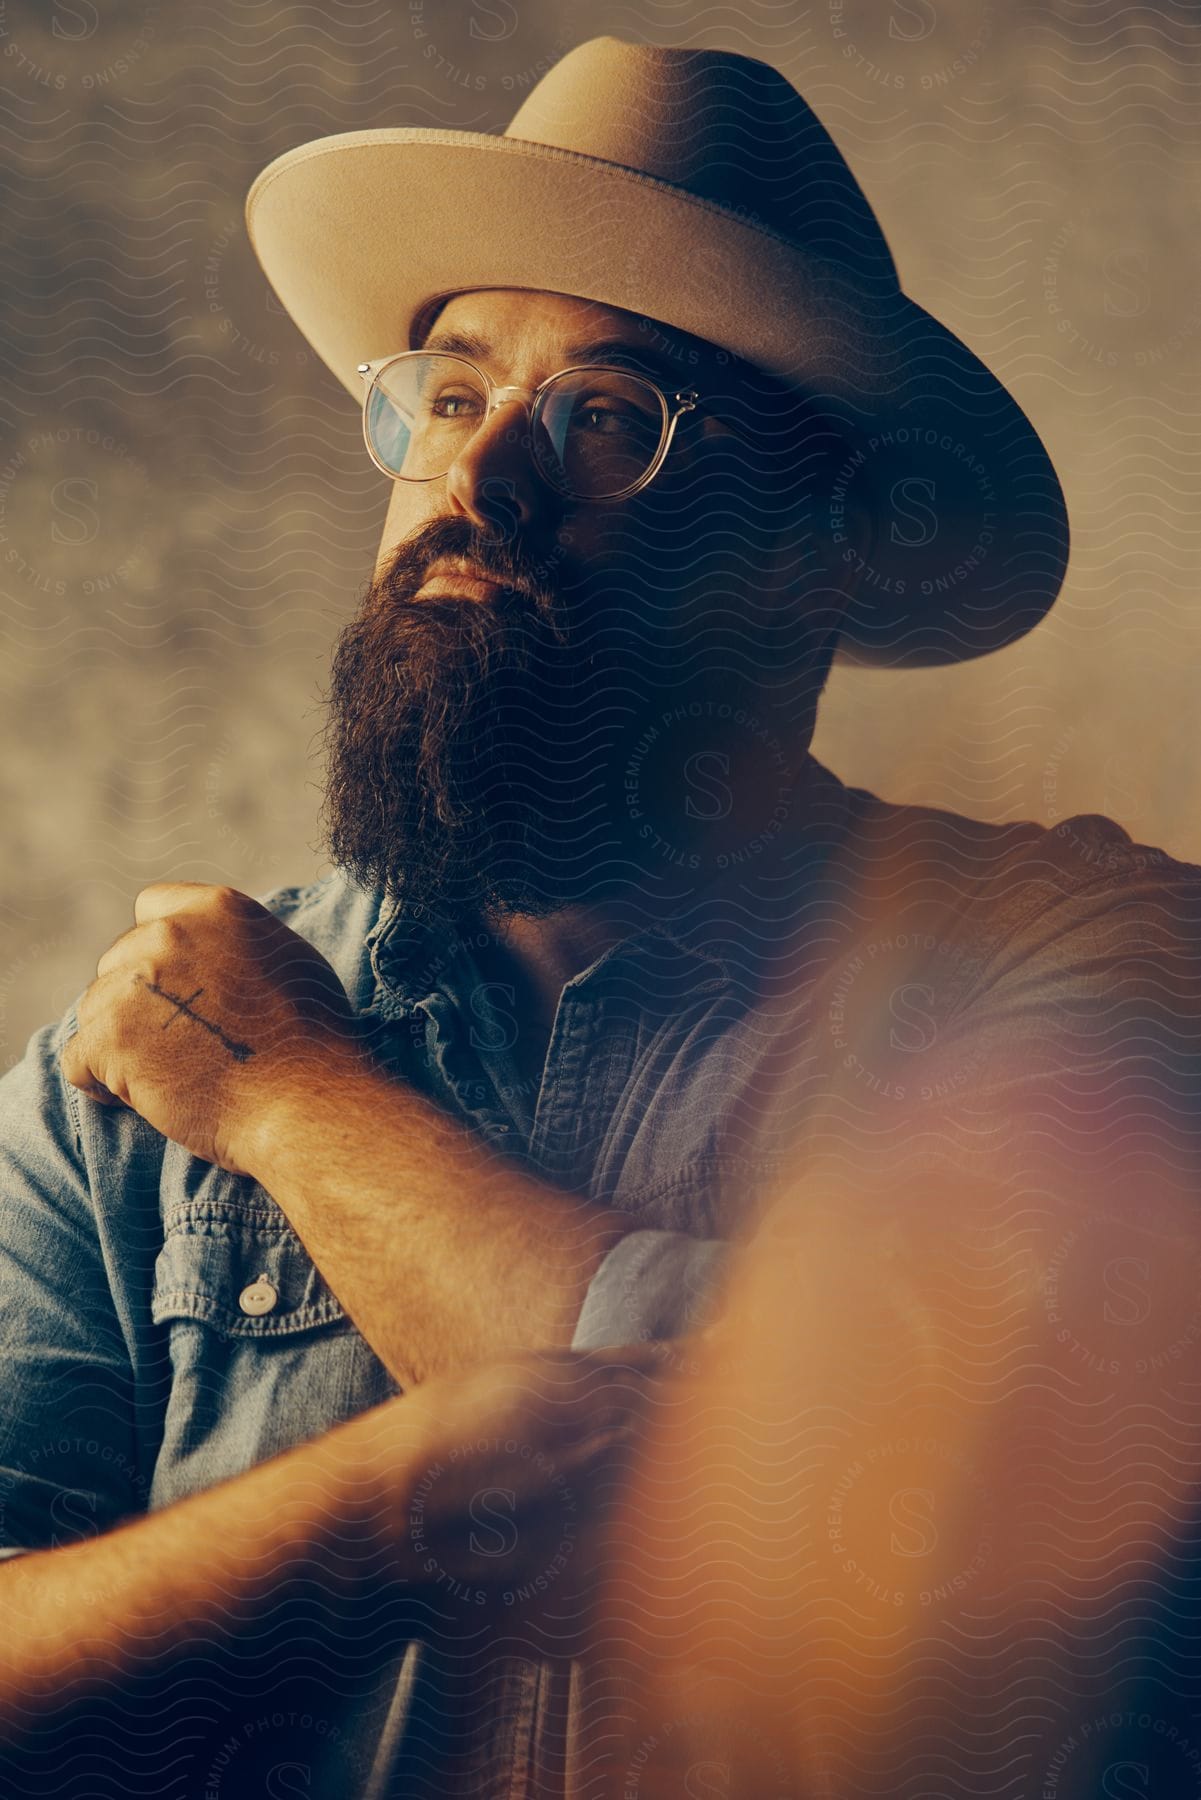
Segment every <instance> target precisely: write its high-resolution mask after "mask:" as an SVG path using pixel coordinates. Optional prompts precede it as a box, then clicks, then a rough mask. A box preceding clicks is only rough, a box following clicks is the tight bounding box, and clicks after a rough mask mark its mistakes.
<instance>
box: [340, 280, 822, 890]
mask: <svg viewBox="0 0 1201 1800" xmlns="http://www.w3.org/2000/svg"><path fill="white" fill-rule="evenodd" d="M602 344H603V345H605V346H608V348H607V349H606V351H605V355H606V359H607V360H610V361H611V362H612V363H613V365H614V366H619V367H629V368H632V369H634V370H636V371H638V372H640V373H643V374H646V375H649V376H651V377H652V379H655V380H657V381H658V383H659V385H660V387H661V388H662V389H663V390H664V392H665V394H666V396H667V399H668V404H669V407H670V408H671V409H672V410H674V409H675V402H674V398H673V397H674V395H675V393H676V392H677V391H682V390H685V389H695V390H696V391H697V393H698V394H699V396H700V402H699V405H698V407H697V409H696V411H695V412H693V413H685V414H684V415H683V417H682V418H681V420H680V421H679V425H678V427H677V433H676V437H675V440H674V441H673V444H672V447H671V449H670V451H669V452H668V456H667V460H666V462H665V463H664V465H663V467H662V468H661V469H660V471H659V473H658V474H657V475H656V476H655V478H654V480H653V481H652V482H651V483H650V484H649V486H647V487H646V488H645V489H643V490H642V491H641V492H640V493H638V494H635V495H633V496H631V497H629V498H628V499H626V500H624V501H617V502H600V501H589V502H585V501H579V500H573V499H568V498H565V497H564V496H563V495H561V494H559V493H557V492H556V491H555V490H554V489H553V488H552V487H551V486H549V485H548V484H547V483H546V482H545V481H544V480H543V479H542V477H541V475H540V474H539V472H538V469H537V467H536V464H535V462H534V460H533V458H532V456H531V454H530V446H529V426H528V413H527V411H526V409H525V407H524V406H523V405H521V404H519V403H517V404H505V405H502V406H500V407H499V408H497V410H496V411H495V412H494V413H493V414H492V416H491V417H490V418H489V419H487V420H486V421H484V422H483V423H481V424H480V426H479V427H478V429H477V430H476V431H475V433H474V435H473V436H472V437H471V438H470V439H469V441H467V442H466V443H465V444H464V445H463V446H462V448H461V449H460V452H459V455H458V459H457V460H456V461H455V462H454V463H453V464H452V466H451V467H450V468H449V469H448V471H447V472H446V474H445V475H442V476H439V477H437V478H436V479H434V480H430V481H422V482H410V481H402V480H396V481H394V482H393V486H392V494H391V499H390V503H389V507H388V514H387V519H386V521H385V526H384V533H383V539H382V543H381V547H380V555H379V558H378V561H377V566H376V572H375V579H374V581H373V583H372V586H371V589H370V591H369V593H368V594H367V596H366V599H365V601H364V603H363V605H362V607H361V609H360V611H359V613H358V615H357V616H356V617H355V619H353V620H352V621H351V623H350V624H349V625H348V626H347V627H346V629H345V631H344V632H343V633H342V636H341V638H340V640H339V643H338V646H337V649H336V652H335V656H334V664H333V674H332V683H331V694H330V722H329V731H328V741H329V750H330V769H329V780H328V786H327V795H326V819H327V828H328V829H327V846H328V849H329V852H330V854H331V856H332V858H333V860H334V861H335V862H336V863H338V864H339V865H340V866H342V867H343V868H344V869H346V870H347V872H348V873H349V874H351V875H352V877H354V878H356V879H358V880H360V881H361V882H363V883H364V884H365V885H379V886H383V887H385V888H387V889H388V890H389V891H390V892H393V893H397V894H400V895H403V896H404V898H405V899H406V900H408V901H410V902H416V903H420V904H424V905H426V906H428V907H430V908H432V909H433V910H435V911H438V912H441V913H445V914H448V915H451V916H458V915H462V914H464V913H469V912H483V913H485V914H488V913H492V914H503V913H505V912H512V911H516V912H525V913H531V914H545V913H547V912H551V911H554V910H557V909H558V908H559V907H561V906H564V905H567V904H579V903H587V902H588V901H589V900H599V899H600V898H602V896H603V895H605V894H606V893H608V892H609V891H611V890H612V888H613V887H614V886H622V885H629V884H631V883H634V884H637V882H638V881H639V879H640V878H641V877H642V876H643V875H650V876H651V877H658V876H660V875H661V874H662V872H663V862H664V851H663V848H662V846H663V844H664V843H665V842H666V843H669V844H672V845H675V844H677V843H683V842H684V841H685V840H686V839H691V838H692V837H695V836H696V835H697V834H698V833H699V832H700V831H701V830H702V827H703V826H704V824H705V823H706V820H705V807H704V806H702V807H700V808H699V809H698V808H693V809H692V811H691V812H690V811H689V808H688V806H687V805H686V804H681V799H680V791H679V772H680V770H681V769H682V768H684V767H685V766H687V765H688V764H689V759H690V758H691V759H692V764H693V765H695V766H698V767H699V766H700V765H698V764H697V763H696V759H697V758H698V757H702V758H703V757H704V756H706V755H709V757H710V758H711V761H710V764H709V767H708V772H709V773H710V774H711V775H713V776H716V775H717V774H719V773H720V774H721V776H722V777H723V779H722V781H721V782H720V783H719V784H718V785H719V787H720V788H721V789H722V790H723V791H724V792H726V793H728V794H731V795H734V796H739V804H740V805H746V804H749V805H751V807H752V810H753V806H754V797H753V796H754V792H755V790H756V789H757V788H758V789H761V788H762V776H763V774H764V770H763V769H758V768H757V766H756V765H757V762H762V761H763V758H764V756H765V752H764V750H763V743H764V741H765V738H767V737H770V742H771V743H772V744H774V745H776V746H777V747H778V746H779V745H780V743H781V742H783V741H784V740H785V738H786V740H787V742H788V745H789V751H790V755H791V756H792V757H793V759H794V760H795V761H799V760H801V759H802V758H803V753H804V749H805V747H806V745H807V743H808V736H809V733H810V732H811V730H812V724H813V711H814V707H815V705H816V697H817V689H818V688H819V687H820V681H821V679H822V677H823V676H824V669H825V657H824V649H823V646H824V644H825V642H826V640H827V639H828V636H829V632H830V630H831V628H832V626H833V625H834V623H835V622H836V617H837V599H838V596H837V594H836V592H835V590H834V588H833V585H832V583H831V579H830V571H829V569H828V568H826V567H825V565H824V561H823V558H822V556H821V554H820V553H819V551H818V546H817V539H816V535H815V533H814V531H813V530H812V529H811V522H810V520H809V516H808V511H807V507H808V506H809V505H811V502H812V493H811V491H807V488H806V483H805V481H804V480H803V479H801V480H798V477H797V469H798V466H799V465H800V464H803V462H804V458H803V456H802V457H801V458H799V459H798V457H797V456H796V454H795V453H794V451H793V449H792V448H791V446H792V444H793V442H794V437H795V432H794V435H793V437H790V436H789V435H788V433H789V431H790V430H793V422H792V421H791V420H787V419H786V416H785V415H784V414H782V413H780V412H779V411H778V410H777V411H773V410H772V404H773V403H772V398H771V394H770V392H767V393H766V395H765V396H761V395H760V392H759V389H758V387H757V386H756V382H755V379H754V376H753V372H751V371H747V370H746V369H745V366H744V365H739V364H738V363H737V362H736V361H735V359H733V358H731V357H729V356H727V355H726V353H725V352H723V351H721V350H719V349H717V348H716V347H715V346H713V345H711V344H707V343H705V342H703V341H702V340H699V339H696V338H691V337H688V336H686V335H685V334H683V333H679V332H676V331H674V330H672V329H670V328H667V327H660V326H657V325H655V324H654V323H653V322H652V321H650V320H646V319H640V318H639V317H638V316H637V315H635V314H632V313H626V312H622V311H619V310H617V309H615V308H612V307H605V306H601V305H599V304H597V303H594V302H591V301H587V300H582V299H577V298H574V297H571V296H567V295H561V294H546V293H540V292H531V291H525V290H511V289H488V290H480V291H478V292H474V293H470V294H461V295H456V296H455V297H454V298H452V299H451V300H449V301H447V302H446V304H445V305H444V306H443V308H442V310H441V311H440V312H439V313H438V315H437V316H436V318H435V319H434V321H433V324H432V327H431V328H430V330H429V331H428V333H427V336H426V339H425V345H424V346H423V347H427V348H429V349H431V350H433V349H439V348H442V349H448V350H453V351H456V352H457V353H459V354H461V355H467V356H469V357H470V360H471V361H473V362H474V363H475V364H477V366H479V367H481V368H483V369H484V370H485V371H486V372H487V374H488V375H489V376H490V377H491V378H492V379H493V381H495V382H496V383H497V384H500V385H506V386H507V385H515V386H520V387H522V388H524V389H527V390H532V389H533V388H535V387H537V386H538V384H539V383H540V382H542V381H544V380H545V379H546V378H547V377H548V376H549V375H552V374H554V373H555V372H556V371H558V370H560V369H564V368H567V367H570V366H573V365H574V364H576V363H577V362H579V361H580V360H581V358H582V357H583V356H586V355H587V353H588V352H590V351H591V352H593V353H595V351H596V348H597V346H599V345H602ZM776 405H777V407H778V401H777V402H776ZM808 485H809V489H810V490H811V489H812V485H813V484H812V483H811V482H810V483H809V484H808ZM748 708H750V709H752V711H751V713H750V714H749V715H748ZM748 716H752V717H753V718H754V719H755V720H756V721H758V722H759V723H760V724H761V723H762V720H763V719H764V718H770V720H771V722H772V723H771V729H770V733H765V731H764V730H763V729H758V730H754V729H751V728H749V727H748V725H747V718H748ZM669 718H673V719H674V720H675V722H674V723H672V724H671V727H670V729H669V730H668V729H667V728H666V725H665V721H667V720H668V719H669ZM648 733H649V734H651V736H650V741H649V745H648V742H647V740H648ZM665 738H666V739H667V740H668V741H667V742H663V740H664V739H665ZM640 745H641V746H642V750H641V753H639V746H640ZM648 749H649V751H650V752H651V753H650V754H648ZM635 756H636V757H637V768H636V783H635V785H636V787H637V794H636V797H635V801H634V802H632V801H631V797H630V781H631V777H630V769H631V758H632V757H635ZM780 760H781V759H780V756H779V754H778V752H774V753H773V771H772V772H773V778H774V779H775V780H776V782H777V785H778V782H779V765H780ZM716 791H717V790H716V788H713V789H711V794H712V793H716ZM710 810H712V809H711V808H710ZM727 810H729V808H727ZM775 810H776V812H777V813H778V812H779V810H780V809H779V805H778V804H777V805H776V808H775ZM648 821H649V823H648ZM709 822H710V823H714V822H716V821H715V820H711V821H709ZM745 823H746V821H744V824H745ZM661 825H662V826H664V827H665V828H667V829H668V836H667V837H666V838H665V837H664V835H663V831H661V830H660V828H659V827H660V826H661ZM670 860H674V861H675V863H676V866H677V867H678V866H680V863H681V861H682V860H683V858H682V856H681V857H675V858H673V859H670ZM691 866H693V867H695V866H697V865H696V864H695V861H694V862H693V863H692V865H691Z"/></svg>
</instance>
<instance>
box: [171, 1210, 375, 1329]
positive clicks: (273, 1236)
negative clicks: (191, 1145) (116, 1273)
mask: <svg viewBox="0 0 1201 1800" xmlns="http://www.w3.org/2000/svg"><path fill="white" fill-rule="evenodd" d="M238 1179H239V1178H236V1177H230V1182H231V1183H232V1182H234V1181H235V1180H238ZM163 1227H164V1239H163V1247H162V1250H161V1251H160V1252H159V1255H158V1259H157V1261H156V1262H155V1265H154V1284H153V1288H152V1291H151V1301H150V1311H151V1317H152V1318H153V1320H154V1322H155V1324H156V1325H162V1324H166V1323H168V1322H170V1321H173V1320H178V1319H193V1320H195V1321H197V1322H198V1323H200V1324H204V1325H209V1326H212V1327H213V1328H215V1329H216V1330H217V1331H219V1332H221V1333H223V1334H224V1335H225V1336H226V1337H231V1338H259V1339H270V1338H282V1337H289V1336H292V1335H293V1334H295V1333H296V1332H302V1331H315V1330H317V1329H318V1328H320V1327H322V1326H329V1325H339V1324H341V1325H346V1326H349V1323H350V1321H349V1320H348V1319H347V1317H346V1315H345V1313H344V1312H343V1310H342V1307H341V1305H340V1304H339V1302H338V1300H337V1298H336V1296H335V1295H334V1292H333V1290H332V1288H330V1286H329V1284H328V1283H327V1282H326V1280H325V1278H324V1276H323V1275H322V1274H321V1272H320V1270H319V1269H318V1268H317V1266H316V1264H315V1263H314V1262H313V1260H312V1258H311V1257H310V1255H309V1253H308V1251H307V1250H306V1249H305V1247H304V1245H303V1244H302V1243H301V1241H300V1239H299V1238H298V1237H297V1235H296V1233H295V1232H294V1231H293V1229H292V1227H291V1225H290V1224H289V1223H288V1221H287V1219H286V1218H285V1216H284V1214H283V1212H282V1211H281V1210H280V1208H279V1207H278V1206H277V1205H276V1203H275V1202H274V1201H273V1200H272V1199H271V1198H270V1196H269V1195H268V1194H267V1193H266V1192H265V1191H264V1190H263V1189H262V1188H260V1187H259V1186H258V1184H257V1183H248V1182H245V1181H243V1182H242V1183H241V1185H240V1187H239V1189H238V1192H237V1193H236V1194H230V1193H228V1192H226V1193H220V1192H212V1191H210V1192H209V1193H207V1194H206V1195H205V1196H204V1197H203V1198H191V1199H188V1200H184V1201H180V1202H178V1203H176V1204H175V1205H173V1206H171V1207H169V1208H165V1209H164V1217H163Z"/></svg>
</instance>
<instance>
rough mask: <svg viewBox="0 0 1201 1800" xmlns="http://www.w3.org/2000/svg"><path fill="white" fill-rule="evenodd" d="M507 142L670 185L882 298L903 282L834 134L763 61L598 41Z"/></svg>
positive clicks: (543, 87) (524, 113)
mask: <svg viewBox="0 0 1201 1800" xmlns="http://www.w3.org/2000/svg"><path fill="white" fill-rule="evenodd" d="M504 135H505V136H506V137H510V138H522V139H525V140H526V141H528V142H532V143H537V144H544V145H550V146H553V147H554V148H557V149H560V150H567V151H571V152H574V153H576V154H579V155H584V156H592V157H598V158H601V159H602V160H604V161H605V162H610V163H616V164H618V165H620V166H621V167H624V168H627V169H632V170H635V171H637V172H639V173H642V174H646V175H650V176H653V177H654V178H655V179H657V180H659V181H666V182H670V183H671V184H672V186H673V187H677V188H682V189H684V190H685V191H686V192H688V193H691V194H693V195H695V196H697V197H698V198H700V199H703V200H707V201H709V202H711V203H712V204H714V205H717V206H721V207H724V208H726V209H727V210H728V211H732V212H735V213H737V214H738V215H739V216H740V217H741V219H742V220H743V222H744V223H745V224H748V225H757V226H758V227H759V228H760V229H764V230H768V231H772V232H775V233H776V234H777V235H779V236H782V237H785V238H788V239H790V240H791V241H792V242H794V243H796V244H798V245H802V246H804V248H805V250H806V251H807V252H808V253H809V254H810V255H811V256H819V257H822V258H824V259H826V260H828V261H830V262H833V263H836V264H839V265H841V266H842V267H844V268H845V269H848V270H850V271H852V272H854V273H855V275H856V276H857V277H858V278H859V279H860V280H861V281H864V282H866V283H868V284H869V285H871V286H873V287H874V288H876V289H877V291H878V290H879V288H880V287H883V288H884V289H885V290H894V289H895V288H896V286H897V274H896V267H895V265H894V263H893V259H892V255H891V252H890V251H889V248H888V244H887V241H886V240H885V237H884V234H883V232H882V231H881V229H880V225H879V222H878V220H877V219H876V216H875V214H874V212H873V211H872V209H871V207H870V205H869V204H868V202H867V199H866V198H865V196H864V194H863V191H862V189H861V188H860V186H859V184H858V182H857V181H856V180H855V177H854V176H853V175H852V173H851V171H850V169H849V168H848V167H847V164H846V162H845V160H844V159H843V157H842V154H841V152H840V151H839V150H838V148H837V146H836V145H835V144H834V141H833V139H832V138H831V137H830V134H829V132H828V131H827V130H826V129H825V127H824V126H823V125H822V123H821V122H820V120H819V119H818V118H817V116H816V114H815V113H814V112H813V110H812V108H811V107H810V106H808V104H807V103H806V102H805V100H804V99H803V98H802V97H801V95H800V94H799V93H798V92H797V90H796V89H795V88H794V87H793V86H792V84H791V82H789V81H788V80H787V79H786V77H785V76H783V75H782V74H781V73H780V72H779V70H778V69H773V68H772V67H771V66H770V64H768V63H765V62H760V61H758V60H757V59H756V58H755V57H751V56H742V55H740V54H738V53H737V52H736V51H728V50H689V49H683V50H682V49H658V48H655V47H654V46H652V45H647V44H630V43H626V42H624V41H623V40H622V39H620V38H614V37H599V38H592V39H591V40H590V41H589V42H587V43H585V44H580V45H578V46H577V47H576V48H575V49H574V50H571V51H569V52H568V53H567V55H566V56H564V57H563V58H562V59H561V60H560V61H559V62H557V63H556V64H555V65H554V67H553V68H552V69H550V70H549V71H548V73H547V74H546V75H544V76H543V77H542V79H541V81H540V82H538V84H537V85H536V86H535V87H534V88H533V89H532V90H531V92H530V93H529V94H528V95H527V96H526V99H525V100H524V101H523V103H522V105H521V106H520V107H519V108H518V110H517V112H516V113H515V114H514V116H513V118H512V120H511V121H510V123H509V125H508V126H507V127H506V129H505V133H504Z"/></svg>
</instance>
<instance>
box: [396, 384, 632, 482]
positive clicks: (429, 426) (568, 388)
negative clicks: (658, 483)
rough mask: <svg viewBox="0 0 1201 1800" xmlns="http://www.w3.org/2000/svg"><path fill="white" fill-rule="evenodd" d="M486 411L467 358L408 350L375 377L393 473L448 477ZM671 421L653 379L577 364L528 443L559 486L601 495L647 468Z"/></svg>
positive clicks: (547, 400) (547, 395) (547, 393)
mask: <svg viewBox="0 0 1201 1800" xmlns="http://www.w3.org/2000/svg"><path fill="white" fill-rule="evenodd" d="M487 408H488V395H487V390H486V389H485V387H484V384H483V383H482V382H481V380H480V378H479V376H478V375H477V374H476V373H475V371H474V370H473V369H472V367H471V365H470V364H469V363H465V362H463V361H461V360H460V359H459V358H458V357H456V356H449V355H444V354H441V353H435V352H430V353H429V354H428V355H417V356H407V357H403V358H401V359H399V360H398V361H396V362H394V363H391V364H389V365H388V366H387V367H386V368H384V369H381V370H380V372H379V374H378V375H377V376H376V378H375V380H374V382H373V383H372V386H371V391H370V393H369V394H368V396H367V410H366V419H367V432H368V439H369V442H370V444H371V448H372V450H373V451H374V453H375V454H376V456H377V457H378V458H379V460H380V462H381V463H382V464H383V465H384V466H385V468H387V469H388V470H389V471H390V473H391V474H393V475H396V476H398V477H400V478H401V479H403V480H406V481H430V480H432V479H433V478H434V477H435V476H438V475H445V474H446V472H447V470H448V469H449V468H450V466H451V464H452V463H453V462H454V461H455V459H456V457H458V456H459V455H460V454H461V452H462V450H463V448H464V446H465V445H466V444H467V442H468V441H469V439H470V438H471V436H472V434H473V433H474V432H475V431H476V430H477V429H478V427H479V425H480V424H481V423H482V421H483V420H484V418H485V416H486V413H487ZM666 428H667V410H666V407H665V405H664V403H663V400H662V397H661V396H660V394H659V392H658V390H657V389H656V388H654V387H652V386H651V385H650V383H649V382H645V381H643V380H641V379H640V377H638V376H637V375H626V374H622V373H618V372H616V371H613V370H607V369H577V370H572V371H568V372H566V373H564V374H562V375H558V376H556V377H554V379H553V380H552V381H551V382H550V383H549V384H548V385H547V387H546V388H545V389H544V391H543V394H542V397H541V399H540V401H539V404H538V406H537V408H536V417H535V419H534V424H533V431H532V433H531V437H530V449H531V452H532V454H533V457H534V460H535V462H536V463H537V466H538V468H539V471H540V472H541V474H542V475H543V477H544V478H545V479H546V480H547V481H549V482H550V483H551V484H552V485H553V486H555V487H557V488H559V489H561V490H562V491H564V492H566V493H569V494H573V495H575V496H577V497H579V498H589V499H598V500H599V499H603V498H605V497H606V496H610V495H614V494H619V493H621V492H623V491H624V490H625V489H626V488H628V487H631V486H633V484H634V483H635V482H637V481H638V480H639V479H640V478H641V477H642V476H643V475H645V473H646V471H647V470H648V469H649V468H650V466H651V464H652V463H653V462H654V460H655V458H656V456H657V455H658V453H659V446H660V444H661V443H662V441H663V434H664V431H665V430H666Z"/></svg>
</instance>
